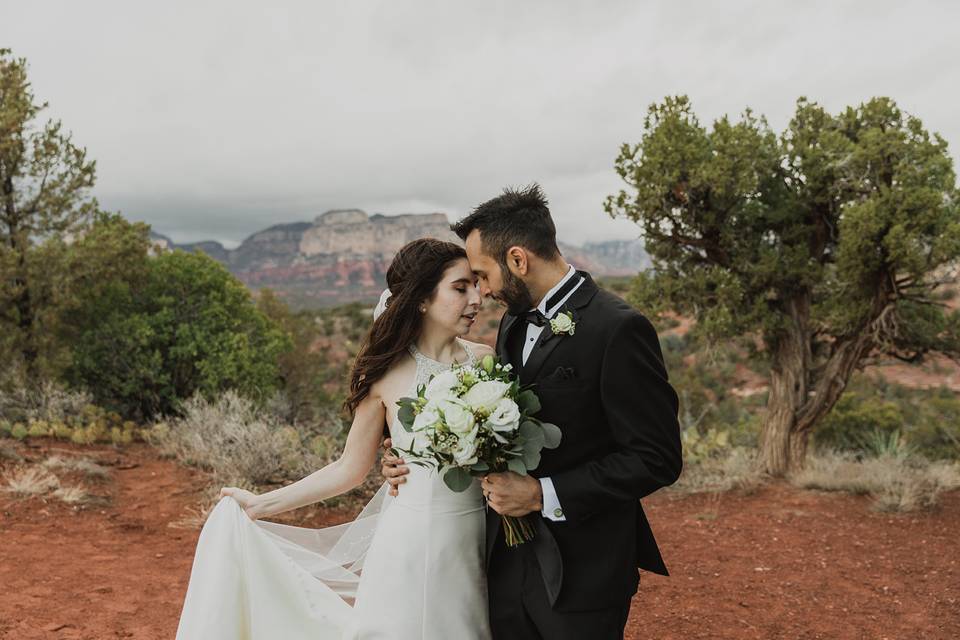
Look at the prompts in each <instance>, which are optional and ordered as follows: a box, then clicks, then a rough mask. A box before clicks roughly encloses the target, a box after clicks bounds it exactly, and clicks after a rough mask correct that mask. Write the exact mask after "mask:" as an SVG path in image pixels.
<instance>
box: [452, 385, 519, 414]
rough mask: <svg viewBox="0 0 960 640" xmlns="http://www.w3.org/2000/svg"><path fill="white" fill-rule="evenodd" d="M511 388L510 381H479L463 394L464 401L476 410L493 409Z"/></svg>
mask: <svg viewBox="0 0 960 640" xmlns="http://www.w3.org/2000/svg"><path fill="white" fill-rule="evenodd" d="M509 388H510V385H509V384H508V383H506V382H500V381H499V380H487V381H485V382H478V383H477V384H475V385H473V386H472V387H470V391H467V392H466V393H465V394H463V401H464V402H466V403H467V404H468V405H470V406H471V407H473V409H474V411H493V409H494V408H495V407H496V406H497V403H498V402H500V399H501V398H503V396H504V395H505V394H506V393H507V390H508V389H509Z"/></svg>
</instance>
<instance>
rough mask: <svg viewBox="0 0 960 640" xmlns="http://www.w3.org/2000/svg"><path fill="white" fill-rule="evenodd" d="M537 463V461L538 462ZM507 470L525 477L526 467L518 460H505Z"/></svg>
mask: <svg viewBox="0 0 960 640" xmlns="http://www.w3.org/2000/svg"><path fill="white" fill-rule="evenodd" d="M538 462H539V461H538ZM507 469H509V470H510V471H513V472H514V473H519V474H520V475H522V476H525V475H527V465H526V464H524V462H523V460H521V459H520V458H510V459H509V460H507Z"/></svg>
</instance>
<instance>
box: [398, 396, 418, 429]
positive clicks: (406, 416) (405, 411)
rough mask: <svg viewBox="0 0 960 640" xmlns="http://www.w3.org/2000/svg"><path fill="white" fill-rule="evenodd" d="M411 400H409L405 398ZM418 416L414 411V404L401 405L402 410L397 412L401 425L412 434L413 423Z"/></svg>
mask: <svg viewBox="0 0 960 640" xmlns="http://www.w3.org/2000/svg"><path fill="white" fill-rule="evenodd" d="M405 399H406V400H409V398H405ZM416 417H417V414H416V413H415V412H414V410H413V405H412V404H403V403H402V401H401V403H400V409H399V410H398V411H397V418H398V419H399V420H400V424H402V425H403V428H404V429H405V430H406V431H408V432H410V431H413V421H414V420H416Z"/></svg>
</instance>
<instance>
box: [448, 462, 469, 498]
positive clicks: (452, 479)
mask: <svg viewBox="0 0 960 640" xmlns="http://www.w3.org/2000/svg"><path fill="white" fill-rule="evenodd" d="M443 481H444V482H445V483H446V485H447V486H448V487H450V490H451V491H456V492H457V493H462V492H464V491H466V490H467V489H468V488H469V487H470V485H471V484H472V483H473V476H471V475H470V472H469V471H467V470H466V469H464V468H462V467H451V468H450V469H448V470H447V472H446V473H444V474H443Z"/></svg>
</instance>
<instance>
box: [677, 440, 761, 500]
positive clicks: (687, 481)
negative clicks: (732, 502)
mask: <svg viewBox="0 0 960 640" xmlns="http://www.w3.org/2000/svg"><path fill="white" fill-rule="evenodd" d="M763 481H764V476H763V473H762V472H761V471H760V469H759V466H758V464H757V456H756V452H755V451H753V450H751V449H747V448H745V447H732V448H729V449H725V450H724V451H723V452H721V453H718V454H716V455H711V456H707V457H702V458H699V459H697V460H696V461H689V460H688V461H686V462H685V463H684V467H683V473H681V474H680V479H679V480H677V482H676V484H674V485H672V486H671V489H673V490H676V491H682V492H686V493H702V492H707V491H710V492H723V491H731V490H739V491H745V492H752V491H755V490H756V489H757V488H759V487H760V485H762V484H763Z"/></svg>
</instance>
